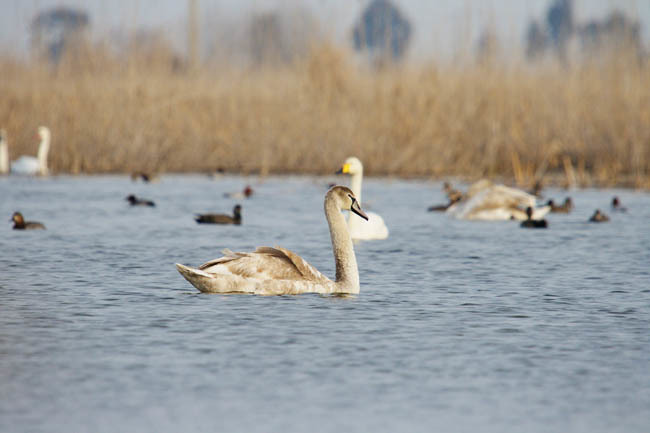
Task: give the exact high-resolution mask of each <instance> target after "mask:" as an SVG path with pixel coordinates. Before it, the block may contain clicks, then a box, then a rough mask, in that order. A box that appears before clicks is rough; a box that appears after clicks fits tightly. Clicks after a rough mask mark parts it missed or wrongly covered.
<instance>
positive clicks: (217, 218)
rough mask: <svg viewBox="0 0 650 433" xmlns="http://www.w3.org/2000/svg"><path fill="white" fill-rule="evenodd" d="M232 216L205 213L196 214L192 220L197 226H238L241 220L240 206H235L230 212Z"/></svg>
mask: <svg viewBox="0 0 650 433" xmlns="http://www.w3.org/2000/svg"><path fill="white" fill-rule="evenodd" d="M232 213H233V215H232V216H230V215H225V214H213V213H205V214H198V215H197V216H196V217H194V220H195V221H196V222H197V223H199V224H235V225H240V224H241V222H242V219H241V205H236V206H235V207H234V208H233V210H232Z"/></svg>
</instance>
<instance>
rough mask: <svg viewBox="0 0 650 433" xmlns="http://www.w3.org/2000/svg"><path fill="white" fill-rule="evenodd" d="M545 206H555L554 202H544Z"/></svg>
mask: <svg viewBox="0 0 650 433" xmlns="http://www.w3.org/2000/svg"><path fill="white" fill-rule="evenodd" d="M546 206H550V207H553V206H555V202H554V201H553V200H549V201H547V202H546Z"/></svg>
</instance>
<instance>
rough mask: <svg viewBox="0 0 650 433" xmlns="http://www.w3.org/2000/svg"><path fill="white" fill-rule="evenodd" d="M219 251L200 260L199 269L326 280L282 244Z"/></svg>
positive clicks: (267, 277)
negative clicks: (280, 246)
mask: <svg viewBox="0 0 650 433" xmlns="http://www.w3.org/2000/svg"><path fill="white" fill-rule="evenodd" d="M222 253H223V254H224V256H223V257H220V258H218V259H214V260H211V261H209V262H207V263H204V264H202V265H201V266H200V267H199V269H200V270H202V271H205V272H208V273H213V274H225V275H237V276H240V277H244V278H254V279H258V280H309V281H329V280H327V278H326V277H324V276H323V275H322V274H321V273H320V272H318V271H317V270H316V269H315V268H314V267H313V266H311V265H310V264H309V263H307V262H306V261H304V260H303V259H302V258H301V257H300V256H298V255H297V254H294V253H292V252H291V251H289V250H285V249H284V248H271V247H258V248H257V249H256V250H255V252H252V253H235V252H232V251H230V250H224V251H223V252H222Z"/></svg>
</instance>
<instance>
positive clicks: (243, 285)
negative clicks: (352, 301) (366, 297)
mask: <svg viewBox="0 0 650 433" xmlns="http://www.w3.org/2000/svg"><path fill="white" fill-rule="evenodd" d="M324 207H325V217H326V218H327V223H328V224H329V228H330V237H331V240H332V249H333V251H334V262H335V263H336V281H332V280H330V279H329V278H327V277H326V276H324V275H323V274H321V273H320V272H318V270H317V269H316V268H314V267H313V266H312V265H310V264H309V263H307V262H306V261H305V260H303V259H302V258H301V257H300V256H299V255H297V254H295V253H293V252H291V251H289V250H287V249H284V248H279V247H276V248H270V247H258V248H257V249H256V250H255V252H252V253H233V252H232V251H229V250H224V251H223V254H224V257H221V258H218V259H215V260H211V261H209V262H207V263H204V264H203V265H201V266H199V268H198V269H196V268H190V267H188V266H183V265H181V264H178V263H177V264H176V268H177V269H178V271H179V272H180V273H181V275H183V277H185V279H186V280H187V281H189V282H190V283H191V284H192V285H193V286H194V287H196V288H197V289H199V290H200V291H201V292H208V293H250V294H257V295H297V294H300V293H321V294H332V293H341V294H346V293H349V294H356V293H359V270H358V268H357V259H356V257H355V255H354V248H353V246H352V239H351V238H350V233H349V232H348V228H347V225H346V223H345V218H344V217H343V214H342V213H341V210H350V211H352V212H354V213H355V214H357V215H359V216H360V217H362V218H366V219H367V218H368V217H367V216H366V214H365V213H364V212H363V211H362V210H361V207H360V206H359V202H358V201H357V199H356V198H355V197H354V194H353V193H352V191H351V190H350V189H349V188H346V187H344V186H334V187H332V188H331V189H330V190H329V191H328V192H327V194H326V195H325V206H324Z"/></svg>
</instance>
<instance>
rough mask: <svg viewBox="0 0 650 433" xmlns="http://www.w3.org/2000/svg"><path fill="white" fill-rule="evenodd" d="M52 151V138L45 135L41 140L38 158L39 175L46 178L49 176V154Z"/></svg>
mask: <svg viewBox="0 0 650 433" xmlns="http://www.w3.org/2000/svg"><path fill="white" fill-rule="evenodd" d="M49 151H50V137H49V135H44V136H43V138H42V139H41V144H39V145H38V154H37V156H36V158H37V159H38V171H39V174H41V175H43V176H45V175H47V174H48V169H47V154H48V152H49Z"/></svg>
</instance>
